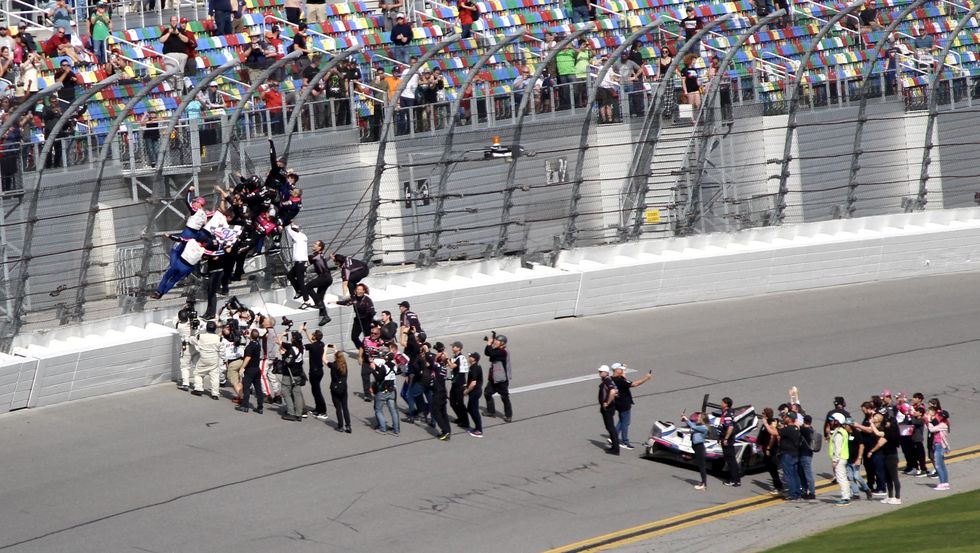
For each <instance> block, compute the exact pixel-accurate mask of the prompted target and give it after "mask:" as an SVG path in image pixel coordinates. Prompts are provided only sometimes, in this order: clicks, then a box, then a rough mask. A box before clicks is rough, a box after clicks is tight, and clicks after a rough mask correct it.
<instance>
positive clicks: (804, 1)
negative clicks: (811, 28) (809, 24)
mask: <svg viewBox="0 0 980 553" xmlns="http://www.w3.org/2000/svg"><path fill="white" fill-rule="evenodd" d="M795 4H813V5H814V6H817V7H819V8H822V9H826V10H830V11H832V12H834V13H840V10H838V9H837V8H835V7H833V6H827V5H824V4H818V3H817V2H814V1H813V0H796V2H795ZM793 9H794V10H796V6H795V5H794V6H793ZM800 13H802V14H803V15H806V16H807V17H811V18H813V19H816V20H817V21H823V22H824V23H827V20H826V19H823V18H820V17H817V16H815V15H813V14H812V13H810V14H806V13H804V12H800ZM845 17H849V18H851V19H856V20H857V22H858V29H860V28H861V18H860V17H858V16H856V15H854V14H853V13H848V14H845ZM841 28H842V29H844V30H845V31H847V32H849V33H853V34H856V35H860V34H861V33H860V32H858V31H854V30H851V29H848V28H847V27H844V26H843V25H841Z"/></svg>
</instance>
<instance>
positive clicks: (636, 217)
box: [619, 13, 735, 241]
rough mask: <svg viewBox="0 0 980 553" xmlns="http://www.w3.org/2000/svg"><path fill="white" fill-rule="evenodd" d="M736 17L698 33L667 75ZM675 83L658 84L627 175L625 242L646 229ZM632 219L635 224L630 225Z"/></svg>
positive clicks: (622, 236) (621, 235) (622, 229)
mask: <svg viewBox="0 0 980 553" xmlns="http://www.w3.org/2000/svg"><path fill="white" fill-rule="evenodd" d="M734 16H735V14H733V13H728V14H725V15H723V16H721V17H719V18H718V19H715V20H714V21H712V22H710V23H708V24H707V25H705V26H704V27H703V28H702V29H701V30H700V31H698V32H697V33H695V35H694V37H692V38H691V40H687V41H685V42H684V45H683V46H681V48H680V50H678V51H677V55H676V56H674V59H673V60H671V62H670V66H669V67H668V68H667V72H666V75H673V74H674V71H676V69H677V66H678V65H679V64H680V62H681V61H682V60H683V59H684V56H686V55H687V53H688V52H690V51H691V48H693V47H694V45H695V44H700V42H701V39H702V38H703V37H704V36H705V35H707V34H708V33H710V32H711V30H712V29H714V28H715V27H717V26H719V25H721V24H722V23H724V22H726V21H728V20H729V19H731V18H732V17H734ZM671 82H672V79H667V78H661V79H660V84H658V85H657V91H656V93H655V94H654V96H653V106H651V108H650V109H649V110H647V112H646V115H645V116H644V118H643V129H642V130H641V131H640V139H639V141H638V142H639V143H638V145H637V147H636V151H635V152H634V154H633V160H632V161H631V162H630V169H629V174H627V175H626V180H625V183H624V186H623V188H624V190H625V194H624V195H625V202H628V203H624V204H623V212H622V213H621V214H620V216H621V219H620V222H621V224H620V227H619V239H620V240H621V241H623V240H629V239H631V238H636V237H638V236H639V235H640V231H641V230H642V228H643V209H644V208H645V207H646V195H647V191H648V190H649V187H650V163H651V162H652V160H653V154H654V151H656V148H657V140H658V139H659V137H660V124H661V119H662V118H663V113H662V112H663V106H664V98H665V97H666V95H667V94H672V93H673V91H672V90H667V86H668V84H669V83H671ZM631 219H632V221H633V222H632V225H631V224H630V220H631Z"/></svg>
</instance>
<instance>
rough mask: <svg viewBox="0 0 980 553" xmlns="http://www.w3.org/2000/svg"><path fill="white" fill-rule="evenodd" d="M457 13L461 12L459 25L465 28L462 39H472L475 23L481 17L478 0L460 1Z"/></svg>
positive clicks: (457, 4) (457, 5)
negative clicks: (477, 4)
mask: <svg viewBox="0 0 980 553" xmlns="http://www.w3.org/2000/svg"><path fill="white" fill-rule="evenodd" d="M456 11H458V12H459V24H460V25H461V26H462V27H463V32H462V35H461V36H462V38H470V37H471V36H473V23H474V22H475V21H476V20H477V19H479V17H480V8H478V7H476V0H459V2H457V3H456Z"/></svg>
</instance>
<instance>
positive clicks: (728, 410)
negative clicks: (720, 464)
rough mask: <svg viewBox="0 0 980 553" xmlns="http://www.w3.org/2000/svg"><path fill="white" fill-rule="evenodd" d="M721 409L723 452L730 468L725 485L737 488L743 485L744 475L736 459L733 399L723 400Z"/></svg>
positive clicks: (726, 463)
mask: <svg viewBox="0 0 980 553" xmlns="http://www.w3.org/2000/svg"><path fill="white" fill-rule="evenodd" d="M721 407H722V410H721V418H720V423H721V451H722V453H724V455H725V465H727V467H728V480H726V481H725V482H724V484H725V485H726V486H734V487H736V488H737V487H739V486H741V485H742V475H741V474H740V473H741V471H740V470H739V466H738V460H737V459H735V412H734V411H733V410H732V398H730V397H725V398H722V400H721Z"/></svg>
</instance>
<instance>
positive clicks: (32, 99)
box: [0, 83, 63, 142]
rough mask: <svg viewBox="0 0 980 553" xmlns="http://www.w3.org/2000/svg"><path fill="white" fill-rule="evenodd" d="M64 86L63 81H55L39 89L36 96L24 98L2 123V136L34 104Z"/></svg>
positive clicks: (0, 126)
mask: <svg viewBox="0 0 980 553" xmlns="http://www.w3.org/2000/svg"><path fill="white" fill-rule="evenodd" d="M62 86H63V85H62V84H61V83H54V84H53V85H51V86H49V87H47V88H45V89H44V90H41V91H38V92H37V93H36V94H34V96H31V97H29V98H27V99H26V100H24V102H23V103H22V104H21V105H19V106H17V109H15V110H14V111H13V112H12V113H11V114H10V116H9V117H7V119H6V120H5V121H4V122H3V124H2V125H0V136H4V135H5V134H7V130H9V129H10V127H12V126H13V125H14V123H16V122H17V121H19V120H20V118H21V117H23V116H24V114H25V113H27V112H28V111H30V110H31V109H33V108H34V106H36V105H37V104H38V102H40V101H41V100H44V99H45V98H47V97H48V96H51V95H52V94H54V93H55V92H58V91H59V90H61V87H62ZM52 142H53V141H52Z"/></svg>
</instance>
